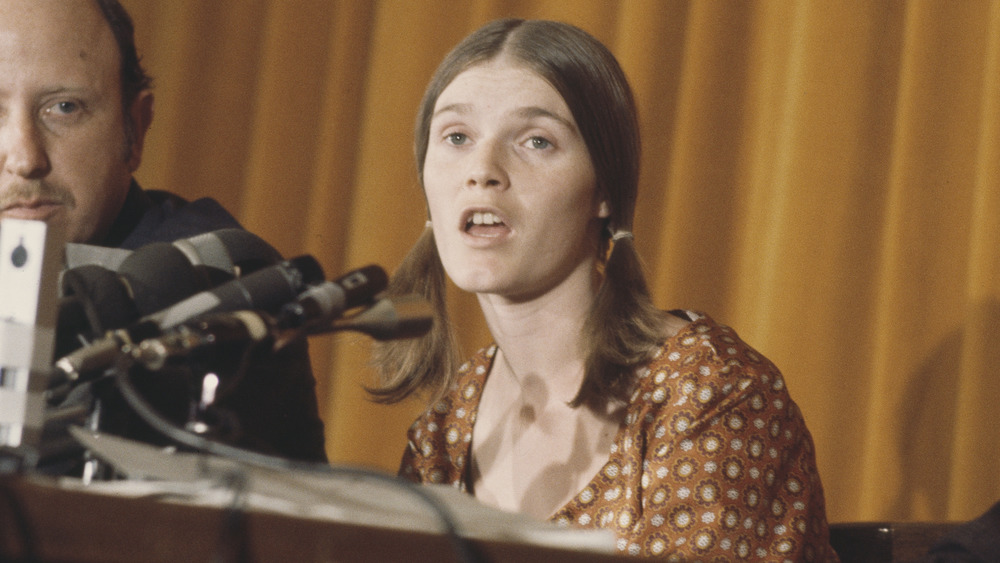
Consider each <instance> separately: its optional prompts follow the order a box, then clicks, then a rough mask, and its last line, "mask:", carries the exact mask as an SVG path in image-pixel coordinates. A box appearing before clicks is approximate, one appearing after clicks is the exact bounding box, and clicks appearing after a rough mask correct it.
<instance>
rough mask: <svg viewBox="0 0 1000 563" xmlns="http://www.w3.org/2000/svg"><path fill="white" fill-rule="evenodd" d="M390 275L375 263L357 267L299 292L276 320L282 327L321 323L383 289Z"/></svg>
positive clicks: (356, 305)
mask: <svg viewBox="0 0 1000 563" xmlns="http://www.w3.org/2000/svg"><path fill="white" fill-rule="evenodd" d="M388 285H389V276H387V275H386V273H385V270H383V269H382V268H381V267H380V266H376V265H374V264H372V265H369V266H365V267H363V268H358V269H357V270H354V271H352V272H349V273H348V274H346V275H344V276H341V277H340V278H338V279H336V280H334V281H327V282H323V283H321V284H318V285H314V286H312V287H310V288H308V289H306V290H305V291H304V292H302V293H301V294H300V295H299V296H298V298H297V299H295V301H292V302H291V303H288V304H286V305H285V306H284V307H282V308H281V311H280V313H279V314H278V319H277V322H278V324H279V325H280V326H282V327H284V328H301V329H304V330H308V328H309V327H312V326H323V325H325V324H328V323H330V322H331V321H332V320H333V319H336V318H339V317H340V316H341V315H343V314H344V311H347V310H349V309H353V308H355V307H358V306H360V305H363V304H365V303H367V302H370V301H371V300H372V299H374V297H375V296H376V295H377V294H379V293H381V292H383V291H385V288H386V287H388Z"/></svg>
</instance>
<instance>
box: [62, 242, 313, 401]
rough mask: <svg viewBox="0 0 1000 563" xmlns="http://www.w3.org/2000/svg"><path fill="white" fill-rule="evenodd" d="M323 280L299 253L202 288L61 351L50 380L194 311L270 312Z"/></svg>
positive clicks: (100, 363)
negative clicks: (87, 342) (97, 337)
mask: <svg viewBox="0 0 1000 563" xmlns="http://www.w3.org/2000/svg"><path fill="white" fill-rule="evenodd" d="M322 279H323V269H322V267H321V266H320V265H319V262H317V261H316V259H315V258H313V257H312V256H308V255H303V256H299V257H297V258H292V259H290V260H286V261H284V262H281V263H279V264H275V265H273V266H269V267H267V268H264V269H261V270H258V271H256V272H253V273H252V274H248V275H246V276H243V277H241V278H238V279H235V280H231V281H229V282H226V283H224V284H221V285H219V286H217V287H215V288H213V289H210V290H205V291H201V292H199V293H196V294H195V295H192V296H191V297H188V298H187V299H184V300H182V301H180V302H178V303H176V304H174V305H171V306H170V307H167V308H166V309H163V310H161V311H159V312H157V313H153V314H152V315H147V316H145V317H143V318H142V319H140V320H139V321H138V322H137V323H133V324H131V325H129V326H127V327H125V328H120V329H117V330H114V331H111V332H110V333H109V334H108V335H106V336H105V337H104V338H101V339H99V340H97V341H95V342H93V343H91V344H90V345H88V346H86V347H83V348H80V349H79V350H76V351H74V352H72V353H70V354H67V355H65V356H63V357H62V358H60V359H59V360H58V361H57V362H56V364H55V367H56V370H55V371H54V374H55V375H54V377H53V381H54V382H55V384H62V383H66V382H75V381H77V380H79V379H80V376H81V374H83V373H86V372H90V371H93V370H96V369H100V368H104V367H107V366H109V365H111V364H112V363H113V362H114V360H115V359H116V358H117V357H118V355H119V354H120V353H121V350H122V347H124V346H128V345H131V344H132V343H134V342H139V341H142V340H146V339H148V338H152V337H154V336H157V335H160V334H163V332H164V331H166V330H169V329H171V328H174V327H176V326H178V325H180V324H181V323H183V322H185V321H188V320H190V319H193V318H195V317H198V316H202V315H207V314H210V313H217V312H222V311H236V310H241V309H260V310H263V311H266V312H268V313H272V314H273V313H275V312H277V311H278V309H279V308H280V307H281V306H282V305H284V304H286V303H288V302H289V301H291V300H293V299H295V297H296V296H297V295H298V294H299V293H301V292H302V291H303V290H305V289H306V287H307V286H309V285H311V284H314V283H317V282H318V281H321V280H322Z"/></svg>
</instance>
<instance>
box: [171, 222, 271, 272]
mask: <svg viewBox="0 0 1000 563" xmlns="http://www.w3.org/2000/svg"><path fill="white" fill-rule="evenodd" d="M174 244H175V245H182V246H185V247H187V248H190V249H191V251H193V254H194V255H193V256H191V255H190V254H189V258H190V259H191V263H192V264H203V265H205V266H207V267H209V268H213V269H218V270H222V271H224V272H226V273H227V274H228V275H229V276H230V277H239V276H242V275H245V274H249V273H252V272H256V271H257V270H260V269H262V268H265V267H267V266H271V265H273V264H277V263H278V262H281V260H282V257H281V253H280V252H278V251H277V250H276V249H275V248H274V247H273V246H271V245H270V244H268V243H267V242H266V241H265V240H264V239H262V238H260V237H259V236H257V235H255V234H253V233H251V232H249V231H246V230H243V229H219V230H217V231H212V232H210V233H204V234H201V235H196V236H193V237H190V238H187V239H184V240H180V241H176V242H174Z"/></svg>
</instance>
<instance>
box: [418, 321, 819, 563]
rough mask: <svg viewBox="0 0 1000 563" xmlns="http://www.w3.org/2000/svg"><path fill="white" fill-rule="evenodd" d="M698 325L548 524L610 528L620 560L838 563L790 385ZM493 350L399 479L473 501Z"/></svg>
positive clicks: (421, 426) (669, 353)
mask: <svg viewBox="0 0 1000 563" xmlns="http://www.w3.org/2000/svg"><path fill="white" fill-rule="evenodd" d="M688 315H689V316H690V317H693V318H694V320H693V322H691V323H690V324H689V325H687V327H685V328H684V329H682V330H681V331H680V332H679V333H678V334H677V335H676V336H674V337H672V338H670V339H669V340H667V341H666V342H665V343H664V344H663V346H662V347H661V348H660V350H659V351H658V353H657V355H656V357H655V358H654V359H653V360H652V361H651V362H650V363H649V365H647V366H646V367H645V368H642V369H640V370H639V371H638V379H637V384H636V389H635V391H634V392H633V394H632V397H631V400H630V402H629V404H628V406H627V410H626V414H625V420H624V422H623V423H622V426H621V428H620V429H619V430H618V434H617V436H616V437H615V441H614V443H613V445H612V446H611V452H610V457H609V459H608V461H607V463H606V464H605V465H604V467H603V468H602V469H601V471H600V472H599V473H598V474H597V475H596V476H595V477H594V479H593V480H592V481H591V482H590V483H589V484H588V485H587V486H586V487H585V488H584V489H583V490H582V491H580V492H579V493H578V494H577V495H576V496H575V497H574V498H573V499H572V500H571V501H570V502H569V503H567V504H566V505H565V506H563V507H562V508H560V509H559V510H557V511H556V512H555V514H553V515H552V516H551V518H550V519H551V520H553V521H555V522H560V523H564V524H566V525H576V526H582V527H598V528H610V529H612V530H614V531H615V533H616V535H617V537H618V549H619V550H621V551H622V552H624V553H628V554H631V555H643V556H652V557H662V558H666V559H668V560H670V559H672V560H679V561H738V560H752V561H837V556H836V555H835V554H834V552H833V550H832V549H831V548H830V545H829V530H828V527H827V522H826V513H825V509H824V501H823V488H822V485H821V484H820V479H819V474H818V472H817V470H816V461H815V456H814V452H813V443H812V437H811V436H810V435H809V431H808V430H807V429H806V426H805V422H804V421H803V419H802V414H801V413H800V412H799V409H798V407H797V406H796V405H795V403H794V402H792V400H791V398H790V397H789V395H788V390H787V389H786V387H785V381H784V378H783V377H782V376H781V373H780V372H779V371H778V369H777V368H776V367H775V366H774V364H772V363H771V362H770V361H768V360H767V358H765V357H763V356H762V355H760V354H759V353H758V352H756V351H755V350H753V349H752V348H750V346H748V345H747V344H745V343H744V342H743V341H742V340H740V338H739V337H738V336H737V335H736V333H735V332H734V331H733V330H732V329H730V328H729V327H726V326H723V325H720V324H717V323H716V322H715V321H713V320H712V319H711V318H709V317H707V316H704V315H699V314H694V313H689V314H688ZM495 353H496V347H495V346H492V347H490V348H488V349H484V350H480V351H479V353H477V354H476V356H475V357H473V358H472V360H470V361H469V362H468V363H466V364H465V365H463V366H462V368H461V371H460V374H459V375H460V378H459V380H458V381H457V384H456V386H455V387H453V388H452V389H451V391H450V392H449V393H448V395H447V396H446V397H445V398H444V399H443V400H442V401H440V402H438V403H437V404H435V405H433V406H432V407H431V409H429V410H428V411H427V412H425V413H424V414H423V415H421V416H420V417H419V418H418V419H417V420H416V422H414V424H413V426H412V427H411V428H410V430H409V433H408V437H409V444H408V447H407V448H406V451H405V452H404V454H403V460H402V464H401V467H400V475H401V476H403V477H404V478H407V479H410V480H412V481H415V482H430V483H448V484H451V485H453V486H455V487H458V488H460V489H461V490H463V491H468V485H469V481H468V479H469V472H468V468H469V466H470V464H469V458H470V456H471V451H472V450H471V446H472V439H473V436H472V430H473V425H474V424H475V420H476V412H477V408H478V406H479V398H480V392H481V391H482V389H483V385H484V383H485V381H486V377H487V375H488V374H489V371H490V367H491V363H492V361H493V357H494V355H495Z"/></svg>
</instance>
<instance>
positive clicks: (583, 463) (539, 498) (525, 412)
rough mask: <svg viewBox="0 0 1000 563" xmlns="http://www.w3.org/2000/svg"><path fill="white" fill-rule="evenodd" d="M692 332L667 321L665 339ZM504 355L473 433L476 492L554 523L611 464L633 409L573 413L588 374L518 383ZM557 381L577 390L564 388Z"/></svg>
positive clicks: (676, 321)
mask: <svg viewBox="0 0 1000 563" xmlns="http://www.w3.org/2000/svg"><path fill="white" fill-rule="evenodd" d="M687 324H688V321H687V320H686V319H680V318H677V317H675V316H673V315H665V317H664V319H663V327H662V334H663V337H664V338H671V337H673V336H674V335H676V334H677V333H678V332H679V331H680V330H681V329H682V328H684V327H685V326H686V325H687ZM502 355H503V352H502V351H498V352H497V357H496V359H495V360H494V362H493V366H492V369H491V371H490V376H489V378H488V379H487V380H486V386H485V387H484V389H483V395H482V398H481V400H480V404H479V411H478V414H477V415H476V423H475V426H474V428H473V433H472V435H473V439H472V460H471V463H472V465H471V476H470V480H471V485H472V492H473V494H475V496H476V498H478V499H479V500H480V501H482V502H484V503H486V504H490V505H493V506H497V507H499V508H502V509H505V510H510V511H515V512H523V513H526V514H529V515H532V516H535V517H536V518H540V519H547V518H548V517H550V516H551V515H552V514H553V513H554V512H556V511H557V510H559V509H560V508H562V507H563V506H564V505H565V504H566V503H567V502H569V501H570V500H571V499H572V498H573V497H574V496H575V495H577V494H578V493H579V492H580V491H581V490H582V489H583V488H584V487H585V486H586V485H587V484H588V483H590V481H592V480H593V478H594V477H595V476H596V475H597V473H598V471H600V470H601V468H602V467H603V466H604V464H605V463H607V461H608V458H609V457H610V455H611V445H612V443H614V441H615V438H616V437H617V435H618V431H619V429H620V428H621V424H622V421H623V418H624V416H625V409H626V405H624V404H621V403H613V404H611V405H609V406H608V407H607V408H606V410H605V411H604V412H595V411H594V410H593V409H591V408H588V407H586V406H580V407H576V408H574V407H570V406H569V405H568V404H567V403H568V402H569V401H570V400H571V399H572V398H573V396H574V395H575V393H576V390H577V389H578V388H579V384H580V381H581V379H582V366H580V367H578V368H577V371H576V373H575V374H573V373H562V374H546V375H548V377H543V375H542V374H538V373H529V374H527V375H525V376H523V377H520V378H518V377H515V376H514V374H513V373H512V371H511V370H510V368H509V365H508V364H507V362H506V361H504V359H503V356H502ZM574 376H575V377H574ZM553 381H568V382H571V383H569V384H564V385H563V386H562V387H561V388H560V387H559V386H558V385H555V384H553Z"/></svg>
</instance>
